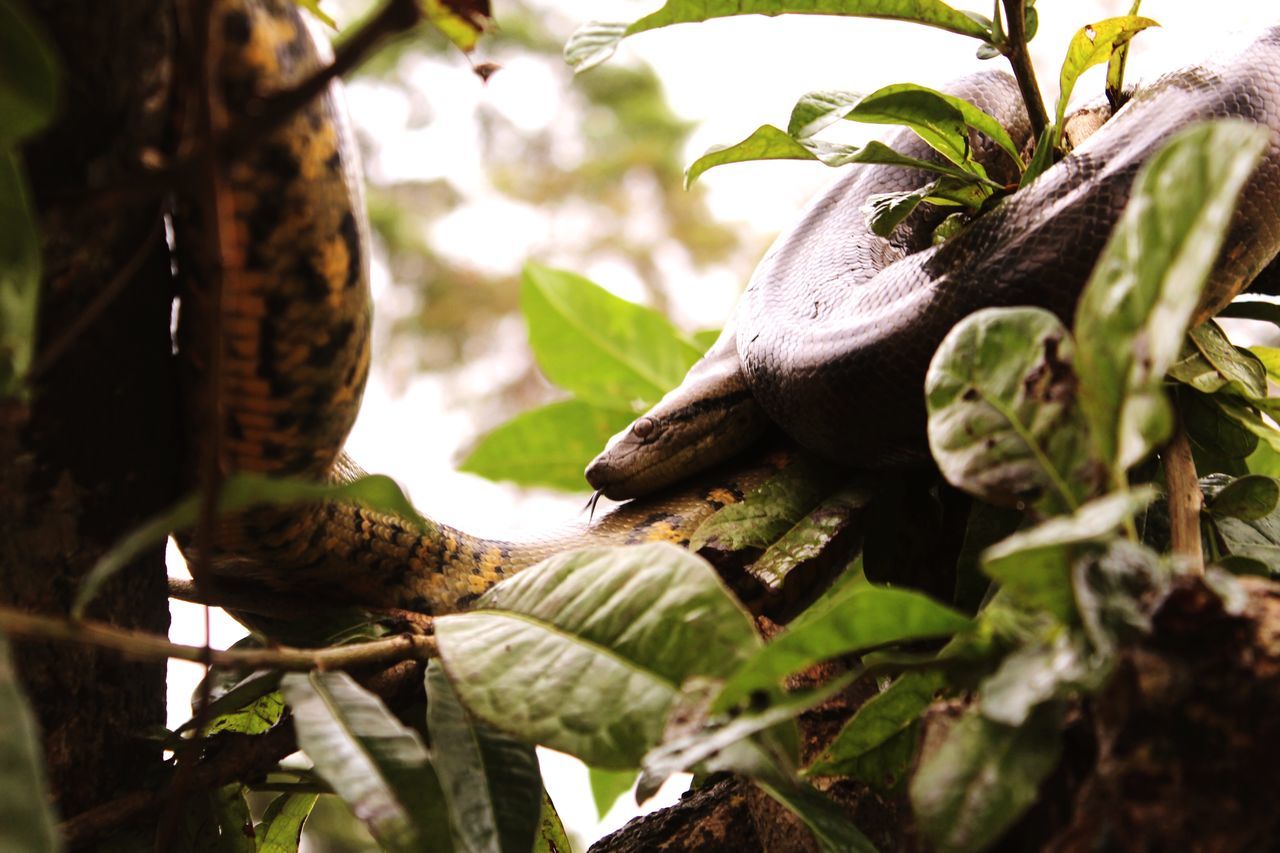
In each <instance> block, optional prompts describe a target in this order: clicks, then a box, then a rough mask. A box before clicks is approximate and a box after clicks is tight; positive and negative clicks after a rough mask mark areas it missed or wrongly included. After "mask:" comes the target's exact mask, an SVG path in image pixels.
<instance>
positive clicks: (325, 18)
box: [293, 0, 434, 30]
mask: <svg viewBox="0 0 1280 853" xmlns="http://www.w3.org/2000/svg"><path fill="white" fill-rule="evenodd" d="M293 2H295V3H297V4H298V5H299V6H301V7H302V8H303V9H306V10H307V11H308V12H309V13H311V16H312V17H313V18H315V19H316V20H317V21H319V22H320V23H322V24H324V25H325V26H326V27H328V28H329V29H331V30H336V29H337V28H338V22H337V21H335V20H334V19H333V18H330V17H329V15H328V14H326V13H325V11H324V10H323V9H321V8H320V0H293ZM432 2H434V0H426V5H430V4H431V3H432Z"/></svg>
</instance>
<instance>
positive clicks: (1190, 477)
mask: <svg viewBox="0 0 1280 853" xmlns="http://www.w3.org/2000/svg"><path fill="white" fill-rule="evenodd" d="M1161 456H1162V458H1163V461H1164V479H1165V485H1166V486H1167V487H1168V489H1169V540H1170V546H1171V550H1172V551H1173V553H1174V554H1177V555H1178V556H1180V557H1183V558H1185V559H1186V560H1187V561H1188V562H1189V563H1190V564H1191V570H1192V571H1193V572H1194V573H1195V574H1204V551H1203V550H1202V547H1201V544H1200V509H1201V507H1203V506H1204V495H1203V494H1202V493H1201V491H1200V479H1199V477H1197V476H1196V463H1195V459H1194V458H1193V457H1192V455H1191V442H1190V441H1188V440H1187V431H1186V430H1185V429H1183V427H1182V424H1181V423H1179V424H1177V425H1176V426H1175V427H1174V432H1173V438H1171V439H1169V443H1168V444H1167V445H1165V448H1164V453H1162V454H1161Z"/></svg>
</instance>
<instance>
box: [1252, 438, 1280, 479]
mask: <svg viewBox="0 0 1280 853" xmlns="http://www.w3.org/2000/svg"><path fill="white" fill-rule="evenodd" d="M1245 462H1246V463H1247V465H1248V468H1249V471H1250V472H1251V473H1253V474H1264V475H1266V476H1268V477H1280V452H1277V451H1276V450H1273V449H1272V447H1271V445H1269V444H1261V443H1260V444H1258V446H1257V448H1256V449H1255V450H1254V451H1253V453H1252V454H1250V456H1249V458H1248V459H1246V460H1245Z"/></svg>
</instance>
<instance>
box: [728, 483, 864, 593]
mask: <svg viewBox="0 0 1280 853" xmlns="http://www.w3.org/2000/svg"><path fill="white" fill-rule="evenodd" d="M871 497H872V494H871V491H870V490H869V489H862V488H856V487H850V488H845V489H840V490H839V491H837V492H836V493H835V494H832V495H830V496H829V497H827V498H825V499H823V501H822V502H821V503H820V504H818V505H817V506H816V507H814V508H813V509H812V510H811V511H810V512H808V513H807V514H806V515H805V516H804V517H803V518H802V519H800V521H798V522H797V523H796V524H795V526H794V527H792V528H791V529H790V530H788V531H787V532H786V533H784V534H782V536H780V537H778V539H777V540H776V541H775V542H774V543H773V544H772V545H770V546H769V547H768V548H767V549H766V550H765V552H764V553H763V554H761V555H760V558H759V559H757V560H755V561H754V562H752V563H751V565H750V566H748V567H747V571H748V572H750V573H751V576H752V577H754V578H755V579H756V580H758V581H760V582H761V583H763V584H765V585H766V586H768V587H769V588H770V589H781V588H782V586H783V583H784V582H785V581H786V579H787V575H789V574H790V573H791V572H792V570H794V569H796V568H797V567H799V566H802V565H804V564H805V563H807V562H809V561H811V560H816V559H817V558H818V557H820V556H822V554H823V553H825V552H826V550H827V548H828V547H830V546H831V544H832V541H833V540H834V539H835V538H836V537H837V536H838V535H839V534H841V533H842V532H844V531H845V530H847V529H848V528H849V526H850V525H851V524H852V523H853V522H854V521H855V520H856V519H857V518H858V517H859V514H860V513H861V511H862V509H863V508H864V507H865V506H866V505H867V503H868V502H869V501H870V500H871ZM726 509H727V507H726Z"/></svg>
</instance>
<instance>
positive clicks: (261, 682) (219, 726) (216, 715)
mask: <svg viewBox="0 0 1280 853" xmlns="http://www.w3.org/2000/svg"><path fill="white" fill-rule="evenodd" d="M259 675H260V677H259V678H258V679H257V680H256V681H252V682H250V683H249V684H246V685H244V687H245V688H246V689H247V690H248V691H249V692H250V693H253V692H257V691H258V690H262V689H264V688H266V687H267V686H268V685H270V684H271V683H273V682H274V683H276V684H279V683H280V673H278V672H274V673H272V672H265V673H260V674H259ZM241 702H243V704H239V703H241ZM223 705H225V706H229V707H230V708H231V710H227V711H223V712H219V708H221V707H222V706H223ZM209 710H210V712H212V713H211V715H210V716H209V722H208V723H207V724H206V725H205V729H204V734H205V737H208V736H209V735H211V734H216V733H217V732H235V733H236V734H242V735H260V734H263V733H264V732H266V731H268V730H270V729H271V727H272V726H274V725H275V724H276V723H278V722H279V721H280V717H281V716H282V715H283V714H284V696H283V695H281V693H280V691H278V690H274V689H272V690H266V692H264V693H262V695H260V696H257V697H255V698H253V699H250V700H248V701H247V702H245V701H244V700H243V699H242V696H241V695H238V694H237V692H236V691H232V692H231V693H228V694H227V695H226V696H224V697H222V700H221V703H212V704H210V706H209ZM191 722H192V725H194V723H195V721H194V720H192V721H191Z"/></svg>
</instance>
